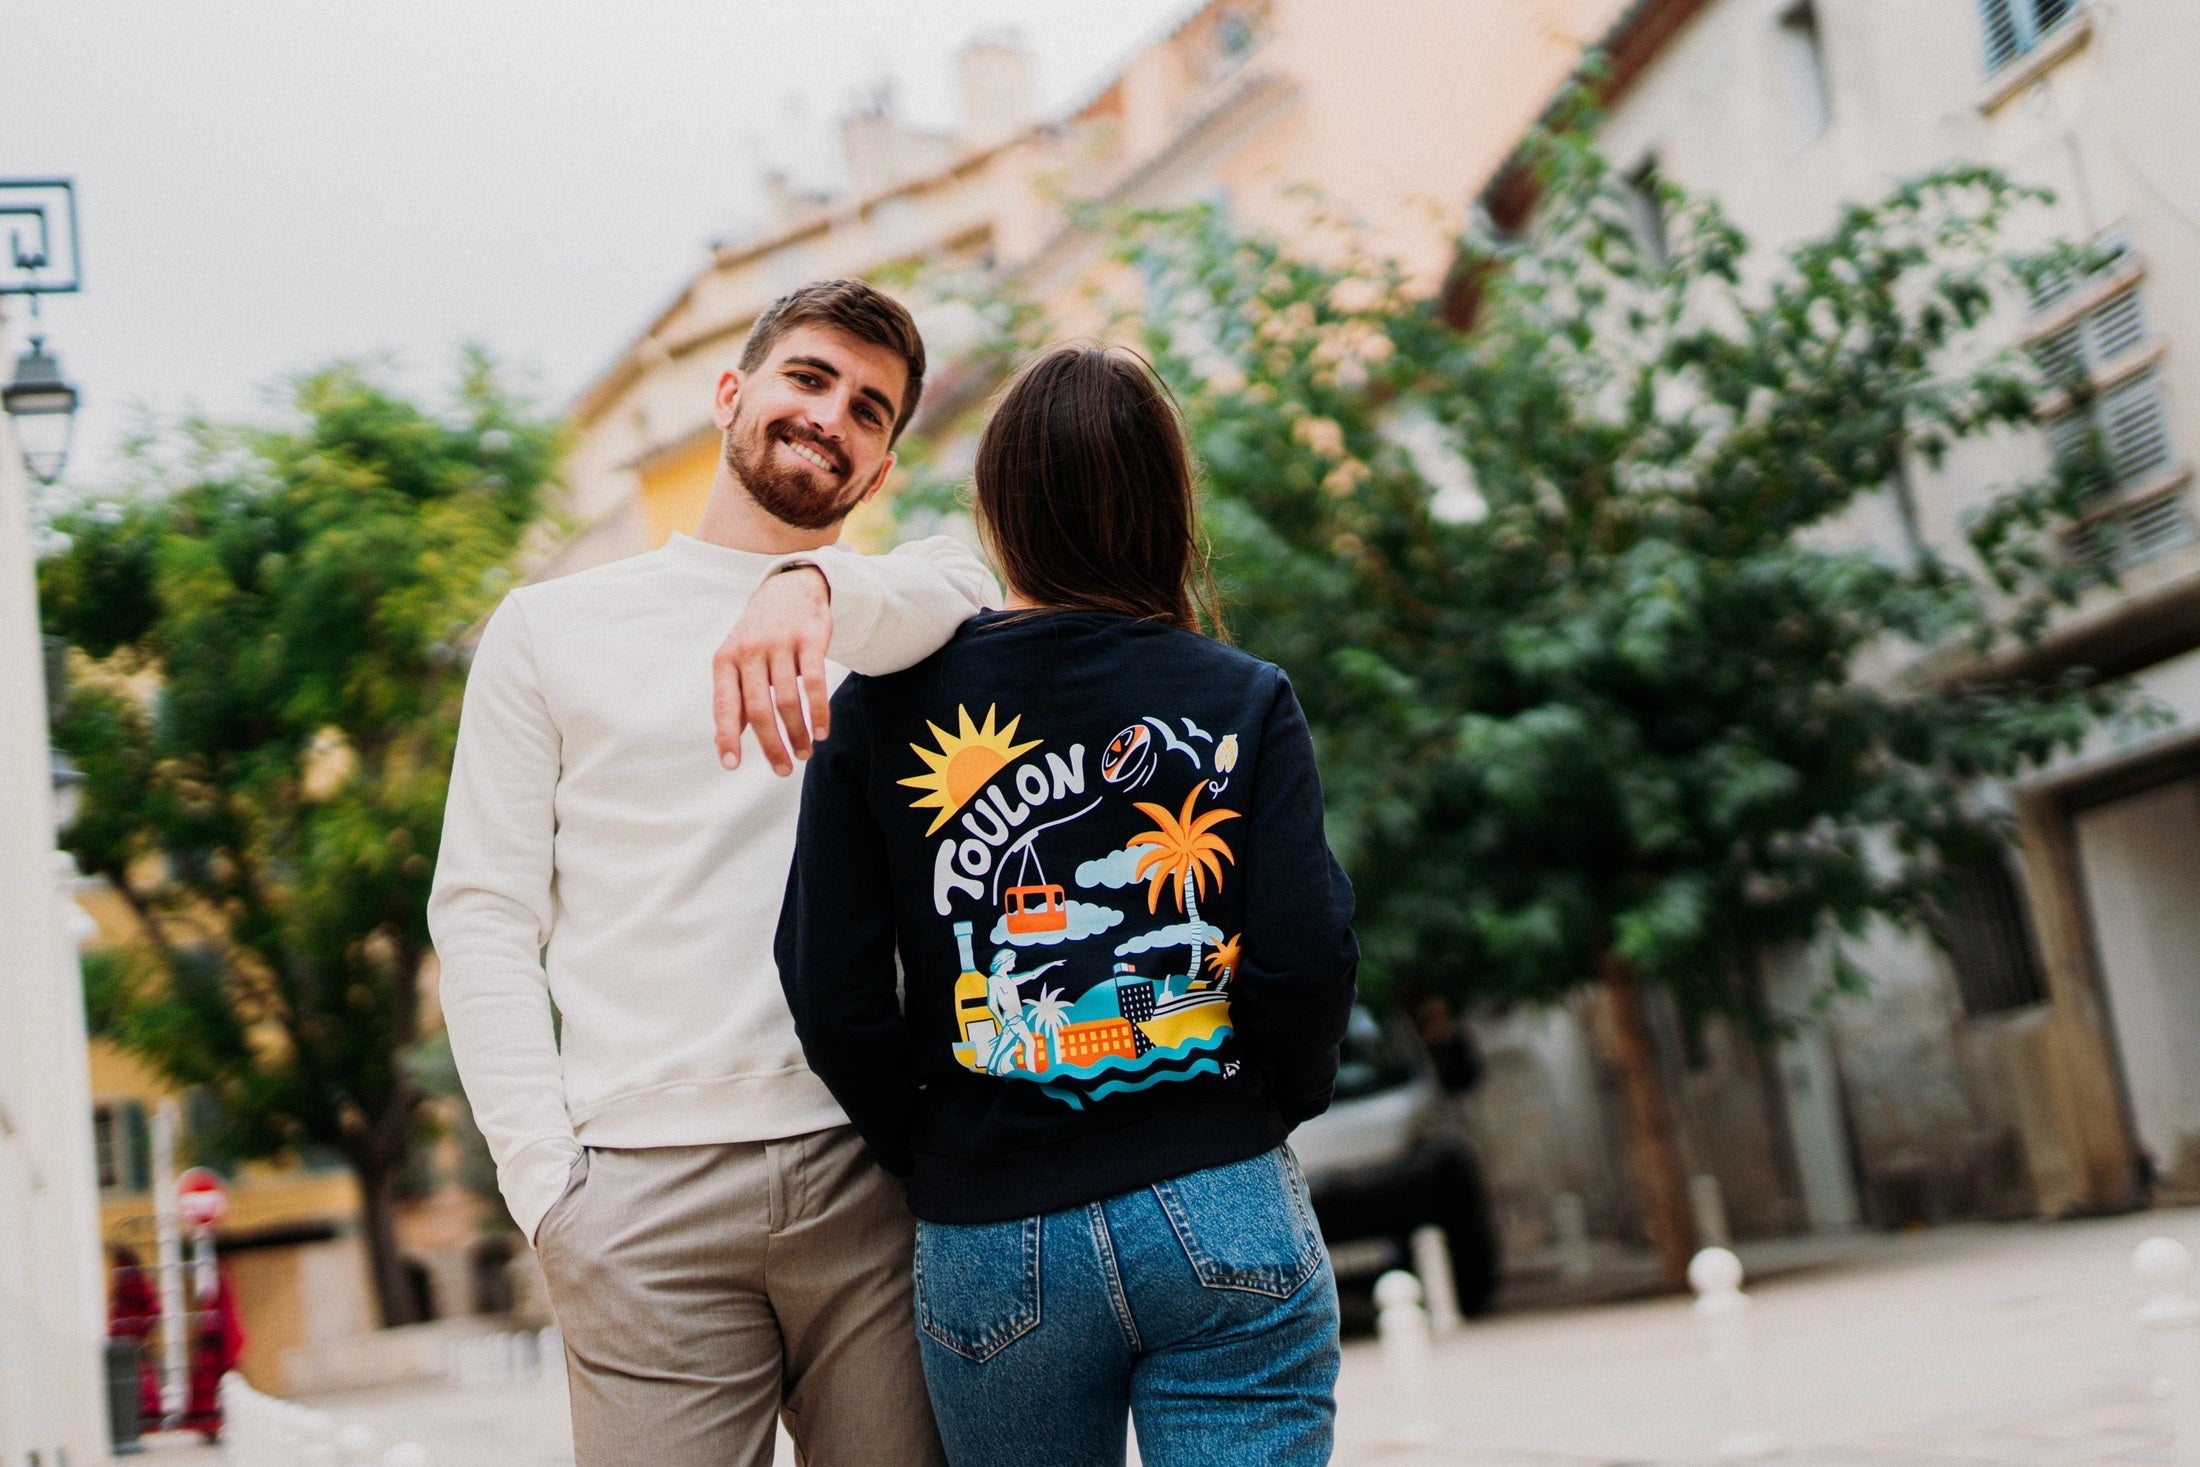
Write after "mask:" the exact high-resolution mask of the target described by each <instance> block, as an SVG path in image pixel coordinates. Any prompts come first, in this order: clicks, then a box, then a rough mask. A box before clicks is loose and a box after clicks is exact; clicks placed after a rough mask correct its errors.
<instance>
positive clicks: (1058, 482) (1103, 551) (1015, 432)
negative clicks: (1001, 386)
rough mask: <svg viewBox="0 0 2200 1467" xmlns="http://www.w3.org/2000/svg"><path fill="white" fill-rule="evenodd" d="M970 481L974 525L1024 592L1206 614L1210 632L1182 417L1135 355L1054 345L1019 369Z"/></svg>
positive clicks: (1210, 597) (1137, 609)
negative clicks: (974, 503)
mask: <svg viewBox="0 0 2200 1467" xmlns="http://www.w3.org/2000/svg"><path fill="white" fill-rule="evenodd" d="M976 478H977V507H978V523H979V528H980V532H981V533H982V534H983V535H984V537H985V540H986V543H987V545H988V546H989V547H990V548H991V550H992V551H993V554H994V556H995V558H996V559H997V560H998V561H999V563H1000V568H1001V571H1002V573H1003V574H1004V575H1005V576H1006V577H1007V578H1008V583H1009V585H1010V587H1011V588H1012V589H1014V590H1017V591H1020V592H1022V593H1023V595H1024V596H1025V597H1026V598H1027V599H1029V600H1032V601H1035V602H1038V603H1039V604H1040V605H1042V606H1049V607H1063V608H1073V609H1079V610H1088V611H1118V612H1122V613H1123V614H1125V615H1127V616H1137V617H1147V618H1151V619H1153V620H1156V621H1163V622H1167V623H1169V624H1170V625H1172V626H1179V627H1183V628H1185V629H1186V630H1189V631H1197V630H1200V625H1201V621H1202V620H1203V618H1202V616H1201V612H1203V611H1204V612H1205V613H1206V615H1205V617H1204V620H1205V622H1206V624H1207V628H1208V630H1210V631H1212V632H1214V633H1215V634H1217V635H1220V633H1221V624H1220V620H1219V618H1218V617H1217V616H1216V615H1215V605H1214V594H1213V581H1212V580H1211V578H1210V577H1209V575H1208V572H1207V557H1206V552H1205V550H1204V548H1203V547H1202V546H1201V543H1200V536H1199V510H1198V504H1197V500H1196V496H1195V493H1194V490H1193V485H1192V456H1191V452H1190V450H1189V449H1187V448H1186V447H1185V444H1184V428H1183V424H1182V423H1181V422H1180V421H1179V420H1178V417H1177V412H1176V404H1175V401H1174V399H1172V398H1171V397H1170V396H1169V392H1168V389H1167V388H1166V387H1164V386H1163V385H1162V383H1161V380H1160V379H1159V378H1158V377H1156V376H1155V375H1154V372H1153V368H1152V367H1150V366H1148V365H1147V363H1146V361H1145V359H1144V358H1142V357H1140V356H1138V355H1137V354H1136V353H1135V352H1132V351H1129V350H1127V349H1125V348H1122V347H1105V346H1062V347H1056V348H1055V349H1053V350H1052V351H1049V352H1047V353H1046V354H1045V355H1044V356H1041V357H1039V358H1038V359H1037V360H1036V361H1034V362H1032V363H1031V364H1030V365H1029V366H1027V367H1025V368H1024V369H1023V370H1022V371H1021V372H1019V373H1017V374H1016V377H1015V380H1014V381H1012V382H1010V383H1009V385H1008V388H1007V390H1006V391H1005V392H1004V393H1003V394H1002V396H1001V400H1000V404H999V406H997V407H996V408H995V409H994V410H993V418H992V421H991V422H989V423H987V424H986V426H985V433H984V436H983V437H981V438H980V439H979V440H978V462H977V470H976ZM1195 586H1196V587H1197V591H1196V593H1195V590H1194V587H1195Z"/></svg>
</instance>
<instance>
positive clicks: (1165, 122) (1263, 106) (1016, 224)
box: [553, 0, 1620, 570]
mask: <svg viewBox="0 0 2200 1467" xmlns="http://www.w3.org/2000/svg"><path fill="white" fill-rule="evenodd" d="M1619 8H1620V0H1447V3H1445V4H1442V5H1425V4H1414V3H1407V0H1357V3H1353V0H1208V3H1204V4H1197V5H1189V6H1187V8H1186V11H1185V13H1184V15H1183V16H1182V18H1181V19H1179V20H1178V21H1177V22H1176V23H1174V24H1173V25H1171V26H1170V27H1169V28H1168V29H1167V30H1166V31H1165V32H1163V33H1162V34H1160V35H1159V36H1157V37H1156V38H1154V39H1153V40H1152V41H1150V42H1149V43H1147V44H1145V45H1143V46H1141V47H1139V48H1138V49H1137V50H1136V51H1135V53H1134V54H1132V55H1131V56H1130V57H1129V58H1128V59H1127V61H1126V62H1125V63H1124V65H1123V67H1122V68H1121V70H1120V71H1119V72H1117V73H1116V74H1115V75H1114V76H1112V77H1110V78H1109V79H1108V80H1107V81H1105V82H1104V83H1103V84H1101V86H1100V87H1099V88H1098V89H1097V90H1096V91H1095V92H1094V93H1093V94H1092V95H1091V97H1090V98H1088V99H1087V100H1086V101H1084V102H1083V103H1081V104H1080V105H1078V106H1076V107H1074V108H1072V109H1070V111H1069V112H1068V113H1067V114H1065V115H1063V116H1060V117H1055V118H1045V119H1042V118H1038V117H1036V116H1034V115H1033V112H1032V97H1033V94H1034V85H1033V79H1032V76H1031V69H1030V68H1031V63H1030V60H1029V58H1028V57H1027V56H1026V55H1025V54H1024V52H1023V51H1022V50H1020V49H1019V48H1018V47H1017V46H1016V45H1015V43H1014V42H1013V41H1011V40H1005V39H982V40H979V41H977V42H975V43H973V44H972V45H971V46H970V47H968V48H967V49H966V50H965V51H964V52H963V53H962V55H961V57H960V59H959V67H960V77H959V81H960V87H961V99H962V101H961V110H962V126H961V129H960V135H959V136H957V137H954V138H947V137H943V136H941V135H939V134H933V133H920V132H915V131H913V130H911V129H909V128H907V127H905V126H904V125H903V124H902V123H901V122H899V121H898V120H897V119H896V118H895V116H894V115H893V113H892V111H891V108H890V106H889V105H887V104H886V103H885V102H884V101H883V100H882V101H880V102H878V103H876V104H873V105H870V106H866V107H863V108H860V109H858V110H857V111H856V112H855V113H854V114H852V115H851V116H849V117H848V118H846V119H845V120H844V121H843V124H842V143H843V150H844V153H845V155H846V171H847V174H848V177H849V179H850V190H849V192H848V193H846V194H845V195H842V196H837V197H836V196H828V195H819V194H813V193H806V192H804V191H802V190H800V189H798V188H796V187H794V186H793V185H792V184H790V183H789V182H788V181H787V180H785V179H775V180H770V183H771V186H772V196H773V199H774V203H775V207H776V208H777V209H778V211H779V217H778V219H777V221H776V224H775V226H774V227H773V228H772V229H771V230H770V231H769V232H768V233H766V234H765V235H764V236H763V237H761V238H758V239H754V240H751V241H747V242H743V243H738V244H729V245H724V246H721V247H719V248H718V249H717V250H716V251H715V252H714V254H713V256H712V258H711V259H710V261H709V262H708V263H707V264H706V265H705V266H704V268H703V269H702V270H701V271H699V272H698V273H697V274H696V276H695V277H694V278H693V279H692V280H690V281H689V282H688V283H687V284H686V285H685V286H684V287H683V288H682V290H681V291H680V293H679V295H678V296H677V297H676V298H675V299H674V300H673V302H672V303H671V304H670V305H669V306H668V307H666V308H665V310H664V311H662V312H661V313H660V314H659V315H658V316H657V318H656V319H655V320H654V321H652V322H651V323H650V325H649V327H648V328H647V329H646V330H645V331H643V332H642V333H641V334H640V335H639V336H638V337H637V338H636V339H635V340H633V341H632V342H630V343H628V344H627V345H626V346H625V347H624V349H623V350H622V351H621V352H620V354H619V356H618V359H617V360H616V361H615V362H614V364H613V365H612V367H611V368H610V370H608V371H607V372H606V373H604V375H603V376H602V377H601V378H600V379H598V380H597V381H596V382H595V383H594V384H593V385H592V386H591V387H589V388H588V390H587V391H586V392H585V393H583V395H582V396H581V398H580V400H579V402H578V403H577V405H576V407H575V411H574V414H573V420H572V421H573V428H574V439H573V447H572V452H571V454H570V457H569V459H568V463H567V484H568V489H569V492H570V496H571V498H570V502H569V505H568V508H569V511H570V512H571V513H572V514H573V515H574V516H575V517H576V518H577V519H578V520H579V521H580V524H581V526H582V528H581V531H580V533H578V534H577V535H575V536H573V537H572V538H571V539H569V540H568V541H567V542H566V544H565V547H564V550H563V552H562V554H561V556H560V558H559V560H558V561H557V563H556V565H555V566H554V567H553V570H569V569H577V568H579V567H581V566H584V565H589V564H594V563H597V562H599V561H602V560H607V559H612V558H615V557H617V556H620V555H628V554H633V553H635V552H637V551H640V550H644V549H648V548H650V547H652V546H655V545H659V544H662V543H663V542H664V540H665V538H666V536H668V535H669V534H671V533H672V532H673V531H675V530H681V531H685V530H691V529H693V528H694V526H695V524H696V522H697V521H698V520H699V519H700V517H701V514H702V508H703V502H704V499H705V498H706V497H707V496H708V494H709V490H710V482H711V477H712V474H713V473H714V471H715V469H716V466H717V461H718V451H719V441H718V435H717V432H716V431H715V429H714V428H713V427H712V424H711V417H710V407H711V394H712V388H713V386H714V384H715V382H716V380H717V377H718V374H719V372H720V371H722V370H724V369H725V368H726V367H729V366H732V365H734V363H735V359H736V358H737V357H738V356H739V354H740V349H741V342H742V340H743V338H744V336H745V335H746V334H747V331H748V328H749V324H750V323H751V322H752V321H754V320H755V319H756V317H757V315H758V313H759V312H761V311H762V310H763V309H764V307H765V306H767V305H769V304H770V303H771V301H772V300H774V299H775V298H777V297H778V296H779V295H781V294H783V293H784V292H786V291H787V290H790V289H792V288H793V287H794V286H796V285H799V284H801V283H803V282H804V281H808V280H816V279H821V278H826V277H831V276H845V275H858V276H876V275H879V274H881V273H882V272H890V271H893V270H895V269H897V268H902V267H908V266H913V265H919V264H922V265H927V266H932V267H944V268H948V269H956V268H961V269H968V270H972V271H976V272H980V273H981V274H983V275H984V276H986V277H988V278H991V279H994V280H999V281H1008V282H1014V283H1015V284H1016V285H1017V286H1018V287H1019V288H1020V289H1021V290H1022V291H1023V292H1024V293H1025V294H1026V295H1027V297H1028V298H1030V299H1032V300H1034V301H1036V302H1038V303H1040V304H1042V305H1045V306H1047V307H1048V308H1049V311H1050V314H1051V315H1052V317H1053V318H1054V319H1056V320H1060V321H1064V322H1068V323H1071V324H1073V325H1076V326H1078V327H1080V328H1081V329H1092V330H1097V329H1099V327H1100V326H1101V325H1102V324H1103V322H1102V321H1101V320H1099V319H1098V318H1097V317H1095V316H1093V315H1092V314H1091V308H1090V307H1089V306H1088V305H1086V304H1085V303H1084V301H1083V297H1082V295H1081V289H1082V288H1083V287H1084V286H1086V285H1087V284H1089V283H1090V282H1091V281H1092V279H1093V278H1094V275H1095V273H1096V272H1097V271H1099V270H1100V269H1101V267H1102V266H1103V264H1104V258H1103V257H1104V252H1105V248H1106V247H1105V243H1104V241H1102V240H1101V239H1100V238H1099V237H1098V236H1096V235H1095V234H1094V233H1093V232H1092V231H1090V230H1088V229H1084V228H1081V227H1079V226H1078V225H1077V223H1076V222H1074V220H1073V218H1072V214H1071V206H1073V205H1075V204H1080V203H1083V204H1098V205H1103V206H1116V205H1126V206H1133V207H1142V206H1165V205H1185V204H1191V203H1197V202H1203V201H1205V202H1214V203H1218V204H1221V205H1223V206H1224V207H1226V208H1228V209H1229V210H1230V211H1231V212H1232V213H1233V215H1235V216H1236V217H1239V218H1243V219H1246V220H1248V221H1252V222H1256V223H1260V224H1265V225H1273V226H1276V227H1290V226H1292V225H1294V224H1297V223H1298V222H1300V221H1301V220H1302V219H1303V218H1304V216H1305V214H1306V212H1307V208H1308V204H1307V200H1306V199H1305V198H1304V197H1302V196H1300V195H1299V194H1297V193H1294V190H1295V189H1297V188H1300V187H1302V186H1307V185H1311V186H1312V187H1313V188H1314V189H1316V190H1318V191H1319V192H1320V194H1321V196H1322V197H1323V198H1324V199H1325V200H1326V201H1327V203H1328V205H1329V206H1330V207H1331V208H1332V209H1334V210H1335V211H1336V212H1338V213H1340V214H1342V215H1343V216H1345V217H1347V218H1349V219H1352V220H1355V221H1356V222H1358V223H1359V224H1361V225H1363V226H1364V227H1365V228H1366V230H1367V236H1368V242H1369V243H1370V245H1372V246H1373V247H1375V248H1378V249H1380V250H1382V251H1384V252H1386V253H1388V254H1391V255H1393V256H1395V257H1397V258H1398V259H1400V260H1401V261H1402V262H1404V263H1405V264H1406V265H1407V266H1408V268H1409V269H1411V270H1412V271H1414V272H1415V274H1416V278H1417V279H1419V280H1421V281H1422V282H1423V283H1424V284H1426V285H1427V286H1429V288H1431V289H1432V290H1433V288H1434V286H1435V284H1436V281H1437V278H1438V277H1439V276H1440V274H1441V272H1442V270H1443V269H1444V267H1445V265H1446V264H1447V263H1448V253H1449V251H1448V246H1449V242H1450V240H1451V238H1452V236H1453V234H1454V233H1455V232H1456V230H1457V228H1458V227H1459V225H1460V224H1461V223H1462V222H1463V219H1464V207H1463V206H1464V203H1465V197H1464V187H1463V181H1464V180H1469V179H1472V178H1475V177H1479V176H1481V175H1483V174H1485V173H1487V172H1488V171H1489V170H1490V169H1492V168H1494V167H1495V166H1496V165H1497V164H1498V163H1499V162H1500V161H1501V160H1502V159H1503V158H1504V156H1505V155H1506V154H1507V153H1508V152H1509V151H1510V149H1511V147H1512V145H1513V142H1514V140H1515V138H1516V137H1517V136H1518V134H1519V131H1520V129H1521V128H1522V127H1523V126H1525V125H1526V124H1527V123H1528V122H1529V121H1530V120H1531V119H1532V118H1533V117H1534V116H1535V113H1536V111H1537V109H1539V108H1540V107H1541V106H1542V105H1543V103H1544V100H1545V99H1546V98H1547V96H1548V95H1549V93H1550V90H1551V88H1552V87H1554V86H1555V85H1556V84H1557V83H1558V81H1559V80H1560V79H1561V78H1562V77H1563V76H1565V75H1566V73H1567V72H1568V71H1569V70H1570V69H1571V68H1572V67H1573V65H1574V64H1575V62H1576V60H1577V59H1578V58H1579V56H1580V53H1581V48H1582V46H1583V45H1584V44H1585V43H1586V42H1588V41H1590V40H1592V39H1593V38H1594V37H1595V36H1596V35H1598V34H1599V33H1600V32H1601V31H1602V30H1603V29H1604V28H1605V26H1606V25H1607V24H1608V23H1609V22H1610V20H1611V18H1612V17H1613V16H1614V15H1615V14H1617V12H1618V10H1619ZM920 324H921V325H923V326H924V328H925V337H926V341H927V344H928V347H929V349H930V351H931V353H932V357H933V365H932V368H931V382H930V385H929V386H928V388H927V393H926V401H925V406H924V410H923V415H922V417H921V418H920V420H919V423H918V431H919V432H920V433H921V432H923V431H924V430H925V429H926V428H927V427H928V426H929V427H936V426H938V425H939V424H941V423H943V422H944V421H945V420H946V419H947V418H948V417H950V416H952V415H953V414H955V413H956V412H957V411H959V410H961V409H963V408H966V407H968V406H969V402H970V394H971V393H972V392H974V391H975V392H982V391H984V390H987V389H989V388H990V387H991V386H992V385H993V382H992V380H991V378H990V377H986V376H982V375H980V376H973V374H970V373H966V372H963V371H960V370H958V363H957V359H958V356H959V354H960V353H961V352H962V351H964V350H967V348H968V347H969V346H971V345H974V344H975V343H974V342H972V341H971V340H970V339H969V330H968V328H967V326H965V325H964V324H963V323H962V322H961V321H959V320H958V319H957V318H956V317H954V316H953V315H952V314H951V313H934V314H930V315H927V316H924V317H921V318H920ZM878 533H880V527H879V526H878V525H876V524H875V523H874V524H866V523H864V522H862V521H861V519H860V518H859V521H858V522H857V523H856V524H854V525H852V526H851V535H852V536H853V537H855V538H857V539H859V540H861V539H863V538H864V537H865V536H867V535H876V534H878Z"/></svg>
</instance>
